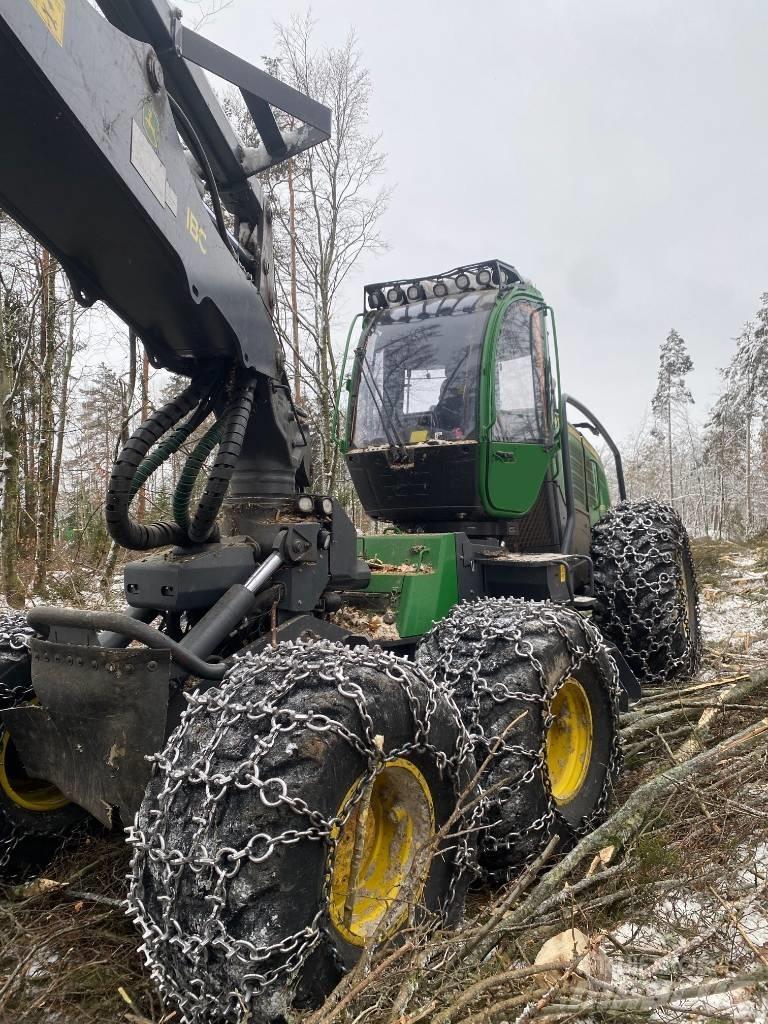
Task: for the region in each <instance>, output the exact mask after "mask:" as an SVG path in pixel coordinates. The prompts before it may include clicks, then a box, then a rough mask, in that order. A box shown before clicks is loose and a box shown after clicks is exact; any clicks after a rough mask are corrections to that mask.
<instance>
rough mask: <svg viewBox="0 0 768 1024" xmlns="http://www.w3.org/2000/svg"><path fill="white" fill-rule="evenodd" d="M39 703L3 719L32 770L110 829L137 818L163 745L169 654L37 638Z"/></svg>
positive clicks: (35, 656)
mask: <svg viewBox="0 0 768 1024" xmlns="http://www.w3.org/2000/svg"><path fill="white" fill-rule="evenodd" d="M30 647H31V653H32V684H33V686H34V690H35V694H36V696H37V699H38V700H39V702H40V703H39V704H34V705H27V706H25V707H20V708H13V709H11V710H8V711H4V712H3V713H2V717H3V719H4V720H5V723H6V725H7V727H8V730H9V732H10V734H11V736H12V737H13V741H14V743H15V745H16V748H17V750H18V752H19V754H20V756H21V759H22V761H23V763H24V766H25V768H26V770H27V772H28V774H30V775H32V776H34V777H37V778H41V779H47V780H48V781H50V782H52V783H54V784H55V785H56V786H58V788H59V789H60V790H61V791H62V793H64V794H65V795H66V796H68V797H69V799H70V800H73V801H74V802H75V803H77V804H79V805H80V806H81V807H84V808H85V809H86V810H87V811H89V812H90V813H91V814H92V815H93V816H94V817H95V818H98V820H99V821H101V822H103V824H105V825H107V826H109V827H111V826H113V825H116V824H118V821H117V817H116V815H118V814H119V818H120V821H122V822H123V823H124V824H127V823H128V822H130V821H131V820H132V819H133V816H134V814H135V813H136V810H137V809H138V807H139V804H140V803H141V800H142V797H143V795H144V790H145V788H146V785H147V781H148V780H149V775H150V765H149V763H148V762H147V760H146V756H147V755H148V754H152V753H154V752H155V751H157V750H159V749H160V748H161V747H162V746H163V742H164V739H165V726H166V717H167V711H168V695H169V676H170V654H169V653H168V652H167V651H152V650H148V649H146V648H128V649H125V650H114V649H110V650H104V649H100V648H96V647H79V646H75V645H72V644H61V643H49V642H48V641H45V640H37V639H36V640H33V641H32V643H31V645H30Z"/></svg>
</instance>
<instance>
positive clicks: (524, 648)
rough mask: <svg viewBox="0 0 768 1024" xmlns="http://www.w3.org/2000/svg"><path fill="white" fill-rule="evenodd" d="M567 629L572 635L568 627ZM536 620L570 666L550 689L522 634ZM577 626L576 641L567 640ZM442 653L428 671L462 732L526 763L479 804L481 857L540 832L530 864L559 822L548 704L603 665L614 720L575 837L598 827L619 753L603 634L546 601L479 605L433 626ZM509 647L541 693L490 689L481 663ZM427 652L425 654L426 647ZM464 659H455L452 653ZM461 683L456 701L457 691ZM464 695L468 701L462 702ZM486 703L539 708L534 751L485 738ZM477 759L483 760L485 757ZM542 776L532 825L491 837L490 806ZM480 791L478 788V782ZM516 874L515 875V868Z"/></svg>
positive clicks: (614, 687) (613, 672) (615, 693)
mask: <svg viewBox="0 0 768 1024" xmlns="http://www.w3.org/2000/svg"><path fill="white" fill-rule="evenodd" d="M566 617H567V622H568V623H569V624H570V627H571V630H570V631H569V629H568V628H567V626H566ZM531 621H534V622H535V623H537V624H538V625H542V626H545V627H547V626H548V627H549V628H550V629H551V630H552V632H553V633H556V634H557V635H559V636H560V637H561V638H562V640H563V642H564V646H565V649H566V651H567V653H568V664H567V665H566V666H565V668H564V669H563V670H562V672H561V673H560V676H559V678H558V679H557V680H556V682H555V685H554V686H550V685H549V683H548V682H547V678H546V673H545V671H544V668H543V666H542V665H541V663H540V661H539V660H538V659H537V657H536V656H535V653H534V649H533V645H532V644H531V643H530V641H529V640H526V639H525V637H524V635H523V626H524V624H525V623H526V622H531ZM574 627H575V632H576V633H577V637H576V638H574V636H573V635H572V633H573V631H574ZM435 629H436V630H439V653H438V655H437V657H436V658H434V659H433V658H432V657H431V655H429V656H427V660H426V666H427V667H428V668H429V669H430V670H431V671H432V672H433V673H436V674H437V678H438V679H442V680H443V681H445V682H446V684H447V685H448V686H449V688H450V689H452V690H453V692H454V695H455V697H456V699H457V700H460V702H461V706H462V709H463V712H464V720H465V725H467V727H468V730H469V733H470V736H471V738H472V740H473V742H474V744H475V745H476V746H478V748H479V749H480V750H481V751H482V752H483V753H484V752H485V751H490V750H491V749H494V748H495V750H496V753H495V760H501V759H503V758H506V757H509V756H510V755H519V756H521V757H522V758H523V759H525V760H527V761H528V762H529V767H528V770H527V771H525V772H523V774H522V775H520V776H519V777H518V778H517V779H515V780H511V784H510V785H509V786H505V787H503V788H502V789H501V790H500V791H497V792H494V793H493V794H492V795H491V796H487V797H484V799H483V800H482V801H481V805H479V806H480V807H481V809H482V816H483V818H484V820H485V824H486V828H485V831H484V834H483V836H482V839H481V843H482V847H483V849H484V850H485V851H486V853H499V852H504V851H510V850H514V849H515V848H519V847H520V843H521V840H522V839H523V837H524V836H529V835H530V834H531V833H539V834H540V835H541V840H540V842H539V843H538V844H535V846H534V848H533V849H532V850H531V853H530V854H529V856H528V858H527V859H528V860H530V859H531V858H533V857H535V855H536V853H537V852H538V850H539V849H540V848H541V847H542V846H543V845H544V844H545V843H546V841H547V839H548V837H549V834H550V833H551V830H552V828H553V826H554V824H555V822H556V821H557V820H558V819H559V817H560V815H559V811H558V809H557V806H556V804H555V801H554V799H553V797H552V791H551V786H550V782H549V772H548V768H547V761H546V738H547V733H548V731H549V729H550V728H551V726H552V723H553V721H554V719H553V716H552V711H551V709H552V703H553V701H554V699H555V697H556V696H557V694H558V692H559V691H560V689H561V688H562V687H563V686H564V685H565V683H566V682H567V680H568V678H569V676H570V675H571V674H572V673H573V672H575V671H577V670H578V668H579V667H581V666H582V665H584V664H585V663H586V664H592V665H595V666H602V672H601V674H603V672H604V669H605V667H606V666H607V667H608V671H609V680H608V688H609V691H610V704H611V715H612V725H613V728H612V743H611V751H610V755H609V763H608V770H607V772H606V777H605V782H604V785H603V788H602V790H601V793H600V796H599V798H598V800H597V802H596V805H595V808H594V810H593V813H592V814H591V815H590V816H589V818H588V819H585V820H584V821H583V822H582V824H581V826H580V828H578V829H577V830H576V831H577V832H578V833H579V834H583V833H586V832H588V831H590V830H591V829H592V828H593V827H594V825H595V823H596V822H597V821H598V820H600V818H602V817H603V816H604V815H605V812H606V810H607V806H608V802H609V800H610V797H611V792H612V782H613V779H614V777H615V775H616V773H617V772H618V769H619V765H620V760H621V750H620V739H619V720H618V708H619V694H620V690H619V677H618V670H617V668H616V664H615V662H614V660H613V658H612V657H611V655H610V652H609V649H608V647H607V645H606V643H605V641H604V639H603V637H602V636H601V634H600V632H599V631H598V630H597V629H596V628H595V627H594V626H593V625H592V623H590V622H589V621H588V620H586V619H584V618H583V617H581V616H580V615H578V613H576V612H573V611H572V610H569V609H564V608H562V607H561V606H556V605H553V604H550V603H549V602H532V601H525V600H521V599H519V598H481V599H479V600H477V601H474V602H471V603H467V604H463V605H460V606H458V607H457V608H456V609H454V611H453V612H452V613H451V615H450V616H448V618H447V619H444V620H443V621H442V622H441V623H439V624H438V626H436V627H435ZM498 645H503V646H505V647H509V646H511V647H512V649H513V650H514V653H515V655H516V656H517V658H518V659H520V660H524V661H527V662H529V663H530V664H531V665H532V667H533V669H534V671H535V673H536V675H537V677H538V679H539V689H540V692H539V693H527V692H524V691H520V690H516V689H514V688H513V687H510V686H508V685H505V684H504V683H501V682H499V681H496V682H494V683H492V684H489V683H488V681H487V680H486V678H485V677H484V673H483V664H484V662H486V661H487V659H488V658H489V656H490V655H491V654H492V653H493V650H494V647H496V646H498ZM424 649H425V650H428V645H427V648H424ZM459 651H460V652H461V653H462V657H461V659H458V660H457V657H456V653H457V652H459ZM459 684H461V696H460V697H459V695H458V694H457V689H458V686H459ZM467 689H468V691H469V695H468V698H467V699H466V700H465V697H466V693H465V691H466V690H467ZM483 697H485V698H487V699H489V700H491V701H493V702H494V703H496V704H505V703H507V702H511V704H512V706H513V707H516V708H520V707H521V706H522V707H525V706H526V705H531V706H538V707H540V708H541V711H542V732H541V744H540V746H539V747H538V749H535V750H534V749H527V748H525V747H521V746H520V745H519V744H517V743H515V742H510V741H509V739H505V738H503V737H502V736H499V735H488V734H486V731H485V729H484V728H483V725H482V723H481V721H480V710H481V700H482V698H483ZM478 760H479V761H480V760H483V757H482V755H479V756H478ZM537 776H538V777H539V778H540V779H541V781H542V783H543V785H544V786H545V788H546V808H545V810H544V812H543V813H542V814H541V815H540V816H539V817H537V818H536V819H535V820H534V821H532V822H529V823H528V824H527V825H526V827H525V828H524V829H523V830H515V829H510V830H509V831H508V832H507V833H506V834H505V835H504V837H503V838H502V837H499V836H498V835H494V834H493V832H492V830H491V829H492V824H493V823H491V822H490V821H489V815H490V812H491V810H492V808H493V806H494V805H496V806H498V807H500V806H502V805H503V804H504V803H505V802H507V801H508V800H510V799H511V798H512V796H513V795H514V791H515V790H518V789H520V788H521V787H523V786H526V785H528V784H529V783H531V782H533V781H534V779H535V778H536V777H537ZM480 786H481V790H482V789H483V783H482V780H481V783H480ZM516 870H517V868H516Z"/></svg>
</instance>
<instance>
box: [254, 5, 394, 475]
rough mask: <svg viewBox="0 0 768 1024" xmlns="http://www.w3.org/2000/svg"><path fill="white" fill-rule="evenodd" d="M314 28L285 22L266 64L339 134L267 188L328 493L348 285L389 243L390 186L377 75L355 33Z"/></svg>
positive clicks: (294, 344) (292, 334) (334, 465)
mask: <svg viewBox="0 0 768 1024" xmlns="http://www.w3.org/2000/svg"><path fill="white" fill-rule="evenodd" d="M312 32H313V23H312V20H311V18H310V17H309V16H305V17H294V18H292V19H291V20H290V21H289V22H288V23H287V24H286V25H279V26H278V27H277V55H276V57H275V58H274V60H273V61H271V62H269V64H270V69H271V70H273V71H274V72H275V73H276V74H278V75H279V76H280V77H281V78H282V79H284V80H286V81H288V82H289V83H290V84H292V85H294V86H295V87H296V88H298V89H300V90H301V91H302V92H305V93H307V94H308V95H310V96H312V97H314V98H315V99H317V100H319V101H320V102H322V103H325V104H327V105H328V106H329V107H330V108H331V112H332V118H333V133H332V136H331V139H330V140H329V141H328V142H326V143H324V144H323V145H321V146H318V147H316V148H314V149H311V150H308V151H307V152H305V153H303V154H301V155H300V156H298V157H296V158H295V159H294V160H292V161H290V163H289V165H288V166H287V168H286V169H285V172H284V173H281V174H280V175H279V176H276V177H274V178H273V179H272V180H270V181H269V183H268V190H269V194H270V197H271V200H272V203H273V207H274V210H275V215H276V216H275V221H276V223H277V225H278V232H277V234H278V237H277V238H276V246H275V264H276V268H277V284H278V290H279V292H280V293H281V294H282V298H283V302H282V307H283V309H284V310H287V311H288V315H287V316H284V317H283V318H282V319H281V320H280V321H279V322H278V327H279V329H280V331H281V334H282V336H283V338H284V341H285V343H286V344H287V345H289V346H290V348H291V350H292V352H293V361H294V378H295V390H296V393H297V394H299V393H300V394H301V396H302V398H303V399H304V401H305V402H306V403H308V405H309V407H310V410H311V412H312V413H313V419H314V422H315V427H316V434H317V435H318V438H319V451H318V455H319V459H318V462H319V469H320V473H321V486H322V488H323V489H325V490H328V491H330V490H333V489H334V487H335V486H336V485H337V483H338V461H337V452H336V447H335V445H334V443H333V437H332V433H333V407H334V396H335V382H336V375H337V365H336V363H337V354H338V345H336V344H335V337H336V331H337V328H338V327H339V326H340V325H339V324H338V315H339V306H340V303H341V296H342V289H343V286H344V284H345V282H346V281H347V279H348V277H349V274H350V272H351V271H352V269H353V268H354V267H355V266H356V265H357V264H358V262H359V261H360V259H361V257H363V256H364V255H366V254H370V253H374V252H378V251H381V250H382V249H383V248H384V243H383V240H382V238H381V235H380V232H379V223H380V219H381V216H382V214H383V213H384V211H385V210H386V208H387V204H388V202H389V198H390V192H389V189H387V188H386V187H383V186H381V185H380V179H381V177H382V175H383V174H384V171H385V165H386V157H385V154H384V153H383V152H382V151H381V148H380V143H381V136H380V135H375V134H371V133H370V132H369V130H368V103H369V99H370V93H371V80H370V74H369V72H368V70H367V69H366V68H365V67H364V65H363V63H362V57H361V54H360V50H359V48H358V44H357V39H356V38H355V35H354V33H353V32H350V33H349V35H348V36H347V38H346V40H345V42H344V44H343V45H342V46H341V47H331V48H323V49H318V48H316V47H315V45H314V42H313V36H312ZM302 381H303V387H302V383H301V382H302Z"/></svg>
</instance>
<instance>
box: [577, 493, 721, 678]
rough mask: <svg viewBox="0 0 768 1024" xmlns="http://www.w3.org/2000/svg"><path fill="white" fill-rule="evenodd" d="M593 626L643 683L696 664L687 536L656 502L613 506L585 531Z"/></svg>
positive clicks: (695, 602)
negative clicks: (588, 534) (592, 588)
mask: <svg viewBox="0 0 768 1024" xmlns="http://www.w3.org/2000/svg"><path fill="white" fill-rule="evenodd" d="M592 561H593V564H594V569H595V597H596V598H597V600H598V605H599V611H598V613H597V616H596V617H597V621H598V624H599V625H600V628H601V629H602V631H603V632H604V633H605V635H606V636H607V637H608V638H609V639H610V640H612V641H613V642H614V643H615V644H616V646H617V648H618V649H619V650H620V651H621V653H622V655H623V656H624V658H625V659H626V661H627V663H628V664H629V667H630V668H631V669H632V671H633V672H634V673H635V675H636V676H637V678H638V679H639V680H640V681H641V682H643V683H646V684H649V683H650V684H654V683H655V684H660V683H665V682H667V681H669V680H671V679H674V678H675V677H683V678H685V677H688V676H692V675H693V674H694V673H695V672H696V670H697V669H698V667H699V662H700V659H701V634H700V625H699V595H698V588H697V586H696V574H695V571H694V567H693V559H692V556H691V547H690V543H689V540H688V533H687V531H686V529H685V526H683V522H682V520H681V519H680V516H679V515H678V514H677V512H676V511H675V510H674V509H673V508H671V507H670V506H669V505H662V504H661V503H659V502H657V501H638V502H628V501H624V502H621V503H620V504H619V505H616V506H615V507H614V508H612V509H611V510H610V511H609V512H607V513H606V514H605V515H604V516H603V518H602V519H601V520H600V522H599V523H598V524H597V525H596V526H595V527H594V530H593V532H592Z"/></svg>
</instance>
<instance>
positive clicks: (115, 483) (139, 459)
mask: <svg viewBox="0 0 768 1024" xmlns="http://www.w3.org/2000/svg"><path fill="white" fill-rule="evenodd" d="M209 392H210V381H203V380H195V381H192V383H191V384H190V385H189V387H188V388H187V389H186V390H185V391H183V392H182V394H181V395H179V397H178V398H175V399H174V400H173V401H172V402H168V403H167V404H166V405H164V406H163V407H162V409H158V410H157V412H155V413H153V414H152V415H151V416H150V417H149V419H148V420H147V421H146V423H143V424H142V425H141V426H140V427H139V429H138V430H137V431H136V432H135V433H134V434H133V436H132V437H131V438H129V440H128V442H127V443H126V445H125V447H124V448H123V450H122V451H121V452H120V454H119V455H118V457H117V459H116V461H115V464H114V466H113V467H112V476H111V477H110V481H109V488H108V490H107V500H106V506H105V519H106V523H107V530H108V531H109V535H110V537H112V539H113V540H114V541H115V543H116V544H120V545H122V547H124V548H128V549H129V550H131V551H148V550H150V549H151V548H159V547H164V546H165V545H167V544H185V543H187V536H186V534H185V532H184V531H183V530H181V529H180V528H179V527H178V525H177V524H176V523H170V522H160V523H148V524H146V525H144V524H142V523H137V522H136V521H135V520H134V519H132V518H131V515H130V511H129V510H130V504H131V500H132V498H133V496H134V494H135V493H136V492H135V491H134V490H133V483H134V480H135V478H136V474H137V471H138V470H139V467H140V466H141V465H142V463H143V462H144V459H145V458H146V456H147V453H148V452H149V450H150V448H152V447H153V445H155V444H156V443H157V442H158V441H159V440H160V438H161V437H163V435H164V434H167V433H168V431H169V430H171V429H172V428H173V427H175V426H176V425H177V424H178V423H179V422H180V421H181V420H182V419H183V418H184V417H185V416H186V415H188V413H190V412H191V411H192V410H193V409H194V408H195V407H196V406H198V405H199V404H200V402H201V400H202V399H203V398H204V397H205V396H206V394H207V393H209ZM214 518H215V517H214ZM209 532H210V531H209Z"/></svg>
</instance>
